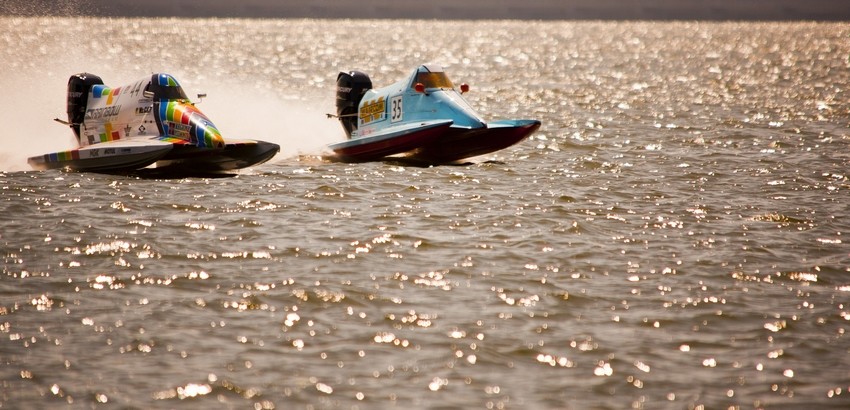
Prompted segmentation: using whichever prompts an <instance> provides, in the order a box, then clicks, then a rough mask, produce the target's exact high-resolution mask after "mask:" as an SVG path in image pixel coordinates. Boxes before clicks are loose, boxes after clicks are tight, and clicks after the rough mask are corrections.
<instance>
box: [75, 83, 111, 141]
mask: <svg viewBox="0 0 850 410" xmlns="http://www.w3.org/2000/svg"><path fill="white" fill-rule="evenodd" d="M97 84H103V80H101V79H100V77H98V76H96V75H94V74H89V73H80V74H74V75H72V76H71V78H70V79H69V80H68V122H69V123H70V124H69V125H70V126H71V129H73V130H74V134H75V135H76V136H77V140H78V141H79V139H80V125H82V123H83V120H85V118H86V105H88V100H89V91H91V88H92V86H94V85H97Z"/></svg>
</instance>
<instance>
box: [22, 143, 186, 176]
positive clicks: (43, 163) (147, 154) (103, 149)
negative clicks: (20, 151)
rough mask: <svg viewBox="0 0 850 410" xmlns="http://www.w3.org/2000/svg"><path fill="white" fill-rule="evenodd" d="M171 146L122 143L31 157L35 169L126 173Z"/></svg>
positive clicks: (160, 156)
mask: <svg viewBox="0 0 850 410" xmlns="http://www.w3.org/2000/svg"><path fill="white" fill-rule="evenodd" d="M171 149H172V145H171V144H168V143H164V142H159V141H120V142H117V141H116V142H115V143H111V144H103V145H100V144H99V145H93V146H88V147H84V148H79V149H74V150H68V151H60V152H53V153H49V154H44V155H39V156H35V157H30V158H29V159H28V160H27V162H28V163H29V165H30V166H31V167H33V169H36V170H46V169H57V168H65V167H67V168H70V169H73V170H75V171H89V172H124V171H132V170H135V169H139V168H144V167H146V166H148V165H151V164H153V163H154V162H156V161H157V160H159V159H160V158H162V157H164V156H165V155H167V154H168V153H169V152H170V151H171Z"/></svg>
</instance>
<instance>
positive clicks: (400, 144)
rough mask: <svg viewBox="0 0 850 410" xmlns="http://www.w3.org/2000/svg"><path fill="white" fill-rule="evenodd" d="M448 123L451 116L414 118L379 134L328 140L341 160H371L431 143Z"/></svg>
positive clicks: (450, 121) (446, 130)
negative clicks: (446, 117) (442, 118)
mask: <svg viewBox="0 0 850 410" xmlns="http://www.w3.org/2000/svg"><path fill="white" fill-rule="evenodd" d="M451 125H452V120H431V121H418V122H415V123H408V124H403V125H398V126H393V127H390V128H387V129H385V130H382V132H381V133H379V134H375V135H370V136H367V137H360V138H354V139H350V140H348V141H343V142H339V143H336V144H331V145H330V148H331V149H332V150H333V151H334V153H336V155H337V156H338V157H339V158H340V159H342V160H343V161H348V162H364V161H373V160H376V159H380V158H383V157H386V156H390V155H395V154H401V153H405V152H408V151H412V150H414V149H416V148H419V147H421V146H423V145H428V144H431V143H433V142H434V141H436V140H437V139H439V138H441V137H442V136H443V135H444V134H445V133H446V132H448V131H449V129H450V127H451Z"/></svg>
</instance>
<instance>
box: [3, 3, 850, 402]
mask: <svg viewBox="0 0 850 410" xmlns="http://www.w3.org/2000/svg"><path fill="white" fill-rule="evenodd" d="M0 33H2V34H0V58H1V59H2V61H3V66H2V67H0V74H2V77H3V78H2V80H0V86H2V89H3V90H4V91H3V92H4V93H6V98H5V100H4V102H3V103H2V107H3V113H2V114H0V120H2V121H3V122H4V125H5V127H4V128H5V131H4V134H3V135H2V137H0V140H2V141H3V147H4V148H3V149H2V152H0V163H2V165H3V167H4V171H2V173H0V187H2V189H0V210H2V212H0V250H2V257H3V267H2V275H0V407H3V408H44V407H61V406H63V405H67V404H70V405H71V406H72V407H81V408H89V407H97V408H100V407H104V408H106V407H115V408H125V407H130V408H199V407H210V408H251V407H253V408H278V409H280V408H361V409H367V408H387V407H407V408H575V409H581V408H617V409H622V408H676V409H681V408H706V409H717V408H802V407H809V406H813V407H817V408H846V407H848V406H850V391H849V390H850V357H848V355H850V340H848V336H847V335H845V332H846V329H848V327H850V273H848V270H850V246H848V239H847V238H846V236H847V234H848V232H850V222H847V218H846V214H847V210H848V190H850V184H848V177H847V173H848V165H850V151H848V147H850V141H849V140H850V129H848V123H850V102H848V100H850V99H848V91H847V87H848V85H849V84H850V78H848V72H850V70H849V69H848V68H850V60H848V59H849V58H850V29H848V27H847V25H845V24H816V23H783V24H772V23H771V24H761V23H758V24H757V23H699V24H698V23H684V22H682V23H650V22H643V23H641V22H638V23H620V22H604V23H603V22H598V23H592V22H545V23H540V22H493V21H491V22H486V21H485V22H433V21H397V22H393V21H321V20H297V21H296V20H289V21H287V20H120V19H117V20H107V19H103V20H90V19H79V18H75V19H13V18H1V19H0ZM427 61H438V62H441V63H443V64H444V66H445V67H446V68H447V71H448V73H449V75H450V76H451V77H452V79H453V80H455V82H468V83H470V84H471V86H472V90H473V92H472V93H471V94H469V99H470V100H471V102H472V104H473V105H474V106H476V107H479V108H480V110H481V112H482V113H483V114H485V116H487V117H490V118H536V119H540V120H541V121H543V124H544V125H543V127H542V128H541V130H540V131H539V132H538V133H537V134H536V135H535V136H534V137H533V138H532V139H530V140H527V141H524V142H522V143H521V144H519V145H517V146H515V147H512V148H510V149H507V150H505V151H503V152H500V153H498V154H496V155H493V156H488V157H484V158H478V159H476V160H475V161H473V162H472V163H470V164H466V165H460V166H441V167H431V168H417V167H411V166H409V165H407V164H404V163H398V162H377V163H368V164H356V165H350V164H342V163H337V162H333V161H330V160H328V159H327V158H326V157H323V154H325V152H323V151H322V148H321V147H322V146H324V145H325V144H327V143H329V142H335V141H338V140H341V139H342V138H343V132H342V129H341V128H340V127H339V126H338V125H337V124H335V123H334V122H333V121H331V120H326V119H325V118H323V113H325V112H331V111H332V110H333V91H334V84H333V82H334V79H335V77H336V73H337V72H338V71H340V70H349V69H359V70H362V71H365V72H367V73H369V74H370V75H371V77H372V80H373V82H374V83H375V84H376V85H382V84H388V83H390V82H392V81H395V80H396V79H398V78H400V77H401V76H403V75H405V74H407V73H408V71H409V70H411V69H412V68H413V67H415V66H416V65H417V64H419V63H422V62H427ZM79 71H89V72H94V73H97V74H99V75H101V76H102V77H104V80H105V81H106V83H107V84H123V83H124V82H130V81H133V80H135V79H137V78H141V77H143V76H145V75H147V74H149V73H150V72H152V71H165V72H170V73H172V74H174V75H175V76H176V77H177V78H178V79H180V80H181V82H182V83H183V85H184V87H185V88H186V89H187V91H189V92H190V93H194V92H210V97H208V98H207V99H206V100H204V102H203V103H202V105H201V106H200V107H201V108H202V109H203V110H204V111H205V112H206V113H207V114H208V115H209V116H210V117H211V118H212V119H213V121H215V122H216V123H217V125H219V128H220V129H222V131H223V133H224V135H225V137H227V136H228V135H234V134H239V136H249V137H254V138H258V139H266V140H272V141H275V142H279V143H281V144H283V152H282V153H281V154H280V155H279V156H278V157H277V158H276V159H275V160H274V161H273V162H272V163H268V164H264V165H262V166H259V167H256V168H254V169H252V170H248V171H246V172H243V173H242V174H240V175H239V176H236V177H230V178H210V179H204V178H185V179H140V178H135V177H130V176H109V175H99V174H81V173H67V172H60V171H48V172H32V171H25V170H26V164H25V158H26V156H27V155H35V154H38V153H42V152H46V151H50V150H54V149H57V150H58V149H59V148H57V147H62V146H63V145H69V144H70V132H68V130H67V129H66V128H64V127H61V126H59V125H55V124H51V121H50V118H52V116H61V115H62V113H63V112H64V93H65V91H64V85H65V83H66V81H67V77H68V76H69V75H70V74H72V73H74V72H79ZM264 117H266V118H264ZM246 119H247V121H246ZM240 133H241V134H240ZM20 140H25V141H26V143H25V144H21V143H20Z"/></svg>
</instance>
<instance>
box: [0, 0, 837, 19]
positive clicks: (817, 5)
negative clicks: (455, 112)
mask: <svg viewBox="0 0 850 410" xmlns="http://www.w3.org/2000/svg"><path fill="white" fill-rule="evenodd" d="M0 15H18V16H116V17H118V16H123V17H242V18H328V19H339V18H356V19H463V20H469V19H524V20H757V21H758V20H761V21H782V20H819V21H850V1H848V0H462V1H458V0H428V1H420V0H285V1H282V0H238V1H234V0H2V1H0Z"/></svg>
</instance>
